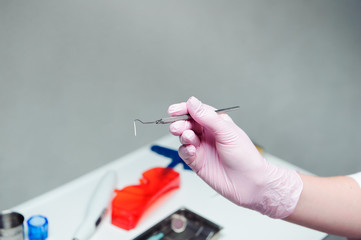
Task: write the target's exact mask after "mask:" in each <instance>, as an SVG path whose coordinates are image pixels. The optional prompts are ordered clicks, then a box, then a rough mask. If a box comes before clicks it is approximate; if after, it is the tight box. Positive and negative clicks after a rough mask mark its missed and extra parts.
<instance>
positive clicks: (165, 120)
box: [133, 106, 240, 136]
mask: <svg viewBox="0 0 361 240" xmlns="http://www.w3.org/2000/svg"><path fill="white" fill-rule="evenodd" d="M239 108H240V107H239V106H234V107H228V108H221V109H216V110H214V111H215V112H216V113H219V114H220V113H226V112H230V111H234V110H237V109H239ZM189 119H192V117H191V115H189V114H184V115H180V116H174V117H166V118H161V119H158V120H155V121H151V122H145V121H142V120H140V119H135V120H134V123H133V125H134V136H137V128H136V124H135V123H136V122H140V123H142V124H169V123H173V122H175V121H179V120H189Z"/></svg>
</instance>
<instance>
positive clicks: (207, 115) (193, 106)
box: [187, 97, 227, 133]
mask: <svg viewBox="0 0 361 240" xmlns="http://www.w3.org/2000/svg"><path fill="white" fill-rule="evenodd" d="M187 108H188V113H189V114H190V115H191V116H192V118H193V120H194V121H196V122H197V123H198V124H200V125H201V126H203V127H205V128H207V129H209V130H211V131H212V132H214V133H220V132H222V131H223V130H225V126H226V125H227V124H225V123H226V121H225V120H224V119H223V118H222V117H221V116H219V114H218V113H216V112H215V109H214V108H213V107H211V106H208V105H206V104H203V103H202V102H201V101H199V100H198V99H197V98H195V97H190V98H189V99H188V101H187Z"/></svg>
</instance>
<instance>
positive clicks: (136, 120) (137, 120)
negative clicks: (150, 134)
mask: <svg viewBox="0 0 361 240" xmlns="http://www.w3.org/2000/svg"><path fill="white" fill-rule="evenodd" d="M134 122H140V123H142V124H153V123H156V122H143V121H142V120H140V119H134Z"/></svg>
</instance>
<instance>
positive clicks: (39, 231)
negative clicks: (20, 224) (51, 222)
mask: <svg viewBox="0 0 361 240" xmlns="http://www.w3.org/2000/svg"><path fill="white" fill-rule="evenodd" d="M27 223H28V236H29V240H44V239H46V238H47V237H48V219H47V218H46V217H44V216H41V215H35V216H32V217H31V218H29V220H28V221H27Z"/></svg>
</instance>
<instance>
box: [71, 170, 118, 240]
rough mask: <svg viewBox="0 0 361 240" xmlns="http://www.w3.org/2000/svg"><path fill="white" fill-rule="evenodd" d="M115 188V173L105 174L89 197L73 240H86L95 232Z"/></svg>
mask: <svg viewBox="0 0 361 240" xmlns="http://www.w3.org/2000/svg"><path fill="white" fill-rule="evenodd" d="M115 187H116V173H115V172H114V171H109V172H107V173H106V174H105V175H104V176H103V177H102V178H101V179H100V181H99V183H98V185H97V187H96V188H95V190H94V192H93V195H92V196H91V198H90V200H89V203H88V207H87V210H86V213H85V216H84V219H83V222H82V223H81V224H80V225H79V227H78V229H77V231H76V232H75V234H74V237H73V240H87V239H89V238H90V237H91V236H92V234H93V233H94V232H95V230H96V228H97V227H98V225H99V224H100V222H101V221H102V219H103V218H104V216H105V214H106V213H107V210H108V207H109V206H110V202H111V200H112V197H113V193H114V188H115Z"/></svg>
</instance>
